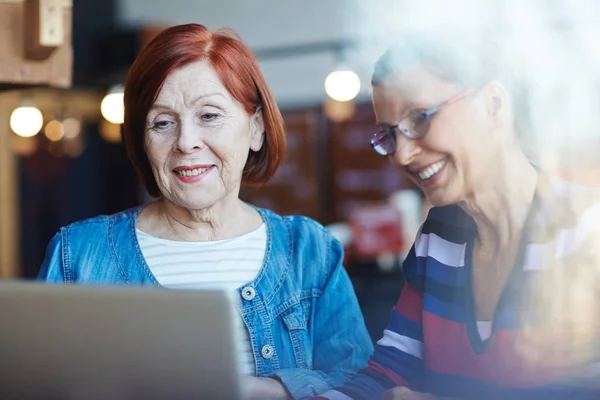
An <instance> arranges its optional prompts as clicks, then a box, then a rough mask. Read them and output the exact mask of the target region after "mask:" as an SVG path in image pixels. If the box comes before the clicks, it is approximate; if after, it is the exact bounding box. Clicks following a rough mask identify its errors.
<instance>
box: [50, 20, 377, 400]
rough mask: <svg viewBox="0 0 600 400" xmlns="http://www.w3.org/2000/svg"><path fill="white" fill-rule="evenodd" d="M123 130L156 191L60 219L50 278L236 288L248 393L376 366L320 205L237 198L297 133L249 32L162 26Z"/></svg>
mask: <svg viewBox="0 0 600 400" xmlns="http://www.w3.org/2000/svg"><path fill="white" fill-rule="evenodd" d="M123 132H124V139H125V144H126V147H127V152H128V155H129V158H130V159H131V161H132V163H133V165H134V166H135V168H136V170H137V172H138V174H139V176H140V178H141V180H142V182H143V183H144V185H145V187H146V189H147V190H148V192H149V193H150V195H152V196H154V197H156V200H155V201H153V202H152V203H150V204H148V205H145V206H140V207H137V208H134V209H131V210H126V211H124V212H121V213H119V214H116V215H112V216H99V217H95V218H92V219H88V220H85V221H81V222H77V223H74V224H72V225H69V226H67V227H63V228H61V229H60V231H59V232H58V233H57V234H56V235H55V236H54V238H53V239H52V240H51V242H50V244H49V246H48V251H47V254H46V258H45V260H44V264H43V266H42V270H41V272H40V279H43V280H46V281H60V282H76V283H92V284H123V283H126V284H136V285H137V284H145V285H154V286H158V287H165V288H170V289H177V288H186V289H204V288H211V289H214V288H218V289H226V290H228V291H229V292H230V293H232V296H233V297H234V301H235V303H236V304H237V306H238V310H239V318H237V319H236V321H237V329H236V331H237V333H238V335H237V336H238V338H239V343H240V346H239V353H240V354H239V355H240V357H239V360H240V361H239V363H240V369H241V370H242V371H244V372H245V374H246V375H248V378H247V379H245V381H244V382H245V387H244V388H243V390H244V392H245V393H244V394H245V396H246V397H247V398H261V399H263V398H277V399H287V398H294V399H302V398H310V397H312V396H314V395H317V394H319V393H322V392H324V391H326V390H328V389H330V388H331V387H333V386H335V385H339V384H341V383H342V382H343V381H344V380H345V379H346V378H347V377H348V376H349V375H351V374H353V373H355V372H356V371H357V370H359V369H360V368H362V367H364V366H366V360H367V358H368V356H369V354H370V353H371V351H372V344H371V340H370V338H369V335H368V333H367V330H366V328H365V325H364V321H363V318H362V315H361V313H360V309H359V306H358V303H357V300H356V296H355V294H354V291H353V288H352V285H351V282H350V280H349V278H348V275H347V274H346V272H345V270H344V268H343V266H342V259H343V249H342V247H341V245H340V243H339V242H338V241H337V240H335V239H334V238H333V237H332V236H331V235H330V234H329V233H328V232H327V231H326V230H325V229H324V228H323V227H322V226H321V225H319V224H318V223H317V222H315V221H313V220H311V219H308V218H305V217H281V216H279V215H276V214H274V213H273V212H270V211H268V210H264V209H260V208H256V207H253V206H251V205H249V204H247V203H245V202H243V201H241V200H240V199H239V190H240V186H241V185H262V184H264V183H265V182H267V181H268V180H269V178H271V177H272V176H273V174H274V173H275V171H276V170H277V168H278V167H279V165H280V164H281V162H282V160H283V158H284V155H285V146H286V144H285V143H286V142H285V132H284V126H283V121H282V118H281V114H280V112H279V109H278V108H277V104H276V103H275V100H274V98H273V95H272V94H271V92H270V90H269V88H268V87H267V84H266V82H265V80H264V78H263V76H262V73H261V72H260V69H259V67H258V64H257V62H256V60H255V58H254V56H253V55H252V53H251V52H250V50H249V49H248V48H247V47H246V46H245V45H244V44H243V43H242V42H241V40H240V39H238V38H237V37H236V36H235V35H234V34H232V33H231V32H228V31H222V30H221V31H217V32H214V33H211V32H210V31H209V30H208V29H206V28H205V27H204V26H202V25H196V24H189V25H181V26H175V27H172V28H169V29H167V30H165V31H163V32H162V33H161V34H159V35H158V36H157V37H156V38H155V39H154V40H153V41H152V42H150V43H149V44H148V45H147V46H146V47H145V48H144V49H143V50H142V51H141V53H140V54H139V55H138V57H137V59H136V61H135V62H134V64H133V65H132V67H131V69H130V71H129V74H128V77H127V82H126V85H125V122H124V131H123Z"/></svg>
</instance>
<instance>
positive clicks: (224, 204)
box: [139, 197, 262, 242]
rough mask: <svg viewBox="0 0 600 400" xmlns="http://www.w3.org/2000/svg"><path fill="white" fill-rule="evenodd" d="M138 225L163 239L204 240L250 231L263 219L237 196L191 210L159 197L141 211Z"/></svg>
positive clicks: (233, 235)
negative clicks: (203, 207)
mask: <svg viewBox="0 0 600 400" xmlns="http://www.w3.org/2000/svg"><path fill="white" fill-rule="evenodd" d="M140 220H141V221H140V222H141V223H140V224H139V228H140V229H142V230H143V231H145V232H147V233H149V234H152V235H155V236H158V237H160V238H164V239H170V240H178V241H186V242H206V241H215V240H223V239H228V238H232V237H235V236H239V235H241V234H244V233H248V232H250V231H251V230H252V229H255V228H256V227H258V226H259V225H260V224H261V223H262V219H261V217H260V215H259V214H258V213H257V212H256V211H255V210H253V209H252V208H251V207H250V206H248V205H247V204H245V203H244V202H242V201H241V200H240V199H239V198H237V197H232V198H229V199H228V198H224V199H222V200H221V201H219V202H217V203H215V204H214V205H212V206H211V207H208V208H205V209H200V210H190V209H186V208H183V207H181V206H178V205H176V204H175V203H172V202H170V201H169V200H167V199H164V198H162V199H160V200H158V201H157V202H155V203H153V204H151V205H150V206H148V207H147V208H146V209H144V210H143V211H142V214H141V215H140Z"/></svg>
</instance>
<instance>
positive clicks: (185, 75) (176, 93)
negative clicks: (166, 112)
mask: <svg viewBox="0 0 600 400" xmlns="http://www.w3.org/2000/svg"><path fill="white" fill-rule="evenodd" d="M209 94H219V95H220V96H221V97H224V98H226V99H231V95H230V94H229V92H228V91H227V89H226V88H225V86H224V85H223V83H222V82H221V80H220V79H219V76H218V75H217V73H216V71H215V70H214V69H213V68H212V67H211V66H210V64H209V63H208V61H206V60H203V61H196V62H193V63H190V64H188V65H185V66H183V67H181V68H178V69H176V70H175V71H173V72H171V73H170V74H169V75H168V76H167V78H166V79H165V82H164V83H163V85H162V88H161V90H160V92H159V93H158V96H157V99H156V102H155V103H160V102H161V101H162V100H165V99H172V98H173V97H177V98H180V99H181V100H182V101H183V102H184V103H185V104H187V105H191V104H192V103H194V101H195V100H197V99H198V98H202V97H203V96H206V95H209Z"/></svg>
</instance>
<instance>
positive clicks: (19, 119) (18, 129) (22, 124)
mask: <svg viewBox="0 0 600 400" xmlns="http://www.w3.org/2000/svg"><path fill="white" fill-rule="evenodd" d="M43 125H44V117H43V116H42V112H41V111H40V110H38V109H37V108H35V107H33V106H25V107H17V108H15V109H14V111H13V112H12V114H11V115H10V129H12V131H13V132H14V133H16V134H17V135H19V136H23V137H32V136H35V135H37V134H38V133H39V131H40V129H42V126H43Z"/></svg>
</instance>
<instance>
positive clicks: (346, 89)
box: [325, 70, 360, 101]
mask: <svg viewBox="0 0 600 400" xmlns="http://www.w3.org/2000/svg"><path fill="white" fill-rule="evenodd" d="M325 91H326V92H327V95H328V96H329V97H331V98H332V99H333V100H336V101H349V100H352V99H354V98H355V97H356V96H358V93H359V92H360V78H359V77H358V75H357V74H356V72H354V71H351V70H338V71H333V72H332V73H330V74H329V75H327V78H325Z"/></svg>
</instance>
